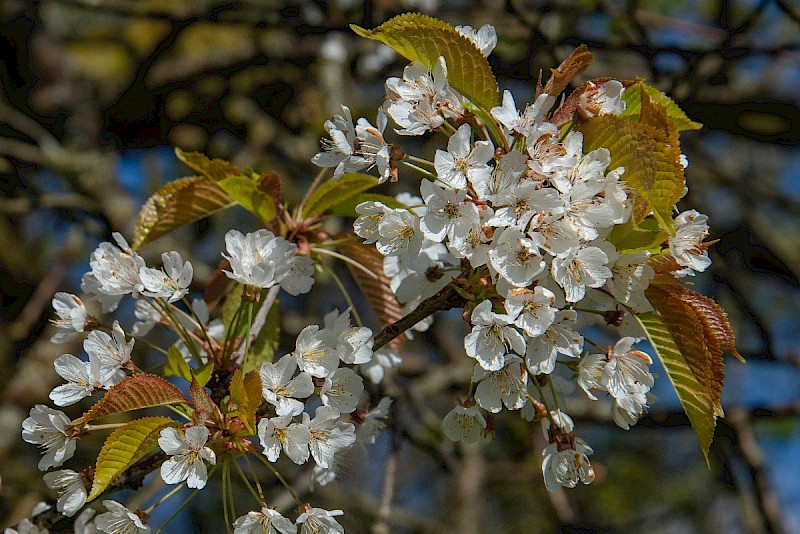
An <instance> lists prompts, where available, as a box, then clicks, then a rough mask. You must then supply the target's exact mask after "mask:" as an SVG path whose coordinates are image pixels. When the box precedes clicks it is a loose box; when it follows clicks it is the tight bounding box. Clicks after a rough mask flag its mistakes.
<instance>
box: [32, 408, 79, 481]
mask: <svg viewBox="0 0 800 534" xmlns="http://www.w3.org/2000/svg"><path fill="white" fill-rule="evenodd" d="M71 425H72V421H71V420H70V418H69V417H67V415H66V414H65V413H64V412H61V411H59V410H54V409H52V408H50V407H49V406H45V405H43V404H37V405H36V406H34V407H33V408H31V411H30V415H29V417H28V418H27V419H25V420H24V421H23V422H22V439H23V440H25V441H26V442H28V443H31V444H33V445H38V446H39V448H41V449H42V450H43V451H44V456H42V459H41V460H39V469H40V470H41V471H46V470H48V469H50V468H51V467H60V466H61V465H63V463H64V462H66V461H67V460H69V459H70V458H72V456H73V455H74V454H75V445H76V444H75V440H76V439H77V438H76V437H73V434H72V433H71V432H69V429H70V427H71Z"/></svg>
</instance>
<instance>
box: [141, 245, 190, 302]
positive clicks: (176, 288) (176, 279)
mask: <svg viewBox="0 0 800 534" xmlns="http://www.w3.org/2000/svg"><path fill="white" fill-rule="evenodd" d="M161 260H162V262H163V264H164V266H163V268H162V269H153V268H151V267H142V269H141V270H140V271H139V277H140V278H141V280H142V284H144V288H145V291H144V292H143V293H144V294H145V295H147V296H150V297H160V298H165V299H167V301H168V302H175V301H176V300H180V299H181V298H183V297H184V296H185V295H186V294H187V293H188V292H189V284H191V283H192V275H193V274H194V271H193V269H192V264H191V263H189V262H188V261H186V262H184V261H183V258H182V257H181V255H180V254H179V253H178V252H175V251H174V250H173V251H172V252H165V253H163V254H162V255H161Z"/></svg>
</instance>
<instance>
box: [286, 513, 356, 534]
mask: <svg viewBox="0 0 800 534" xmlns="http://www.w3.org/2000/svg"><path fill="white" fill-rule="evenodd" d="M343 514H344V512H342V511H341V510H323V509H322V508H311V509H306V511H305V512H303V513H302V514H300V517H298V518H297V524H298V525H300V534H344V527H343V526H342V525H340V524H339V522H338V521H336V519H334V517H337V516H340V515H343Z"/></svg>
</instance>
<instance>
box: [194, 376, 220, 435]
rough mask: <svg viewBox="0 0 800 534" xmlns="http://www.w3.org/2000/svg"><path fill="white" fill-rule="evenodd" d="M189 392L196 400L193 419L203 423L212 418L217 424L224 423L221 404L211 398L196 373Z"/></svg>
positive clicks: (196, 422) (195, 421)
mask: <svg viewBox="0 0 800 534" xmlns="http://www.w3.org/2000/svg"><path fill="white" fill-rule="evenodd" d="M189 394H190V395H191V396H192V401H193V402H194V407H195V414H194V417H193V418H192V419H193V421H194V423H195V424H202V423H203V422H205V420H206V419H208V418H211V419H213V420H214V421H215V422H216V423H217V424H219V425H222V422H223V417H222V412H221V411H220V410H219V406H217V405H216V404H215V403H214V401H213V400H211V397H210V396H209V395H208V392H207V391H206V388H204V387H203V386H201V385H200V383H199V382H198V381H197V379H196V378H195V377H194V374H192V381H191V383H190V384H189Z"/></svg>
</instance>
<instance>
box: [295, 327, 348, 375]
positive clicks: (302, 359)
mask: <svg viewBox="0 0 800 534" xmlns="http://www.w3.org/2000/svg"><path fill="white" fill-rule="evenodd" d="M295 343H296V344H295V350H294V352H293V353H292V354H293V355H294V357H295V358H296V359H297V365H298V367H300V370H301V371H305V372H306V373H308V374H310V375H311V376H315V377H318V378H325V377H326V376H328V375H329V374H331V373H332V372H334V371H335V370H336V369H337V368H338V367H339V355H338V354H337V353H336V350H335V348H334V347H331V346H330V345H329V344H328V343H327V339H326V336H324V335H323V332H321V331H320V329H319V326H317V325H315V324H312V325H308V326H306V327H305V328H303V330H302V331H300V334H298V336H297V340H296V342H295Z"/></svg>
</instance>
